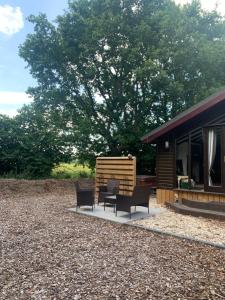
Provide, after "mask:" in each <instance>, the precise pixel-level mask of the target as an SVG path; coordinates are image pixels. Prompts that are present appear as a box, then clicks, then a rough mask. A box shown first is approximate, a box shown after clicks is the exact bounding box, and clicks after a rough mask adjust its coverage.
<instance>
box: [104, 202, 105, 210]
mask: <svg viewBox="0 0 225 300" xmlns="http://www.w3.org/2000/svg"><path fill="white" fill-rule="evenodd" d="M104 210H105V201H104Z"/></svg>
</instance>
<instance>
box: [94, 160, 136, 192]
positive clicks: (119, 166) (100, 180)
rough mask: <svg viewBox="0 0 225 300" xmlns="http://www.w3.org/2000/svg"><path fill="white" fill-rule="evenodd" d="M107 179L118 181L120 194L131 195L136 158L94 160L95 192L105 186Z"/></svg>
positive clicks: (134, 182)
mask: <svg viewBox="0 0 225 300" xmlns="http://www.w3.org/2000/svg"><path fill="white" fill-rule="evenodd" d="M109 179H118V180H120V194H123V195H131V193H132V191H133V188H134V186H135V184H136V158H135V157H133V158H132V159H128V158H127V157H98V158H97V159H96V181H95V187H96V192H97V194H98V192H99V186H100V185H107V182H108V180H109Z"/></svg>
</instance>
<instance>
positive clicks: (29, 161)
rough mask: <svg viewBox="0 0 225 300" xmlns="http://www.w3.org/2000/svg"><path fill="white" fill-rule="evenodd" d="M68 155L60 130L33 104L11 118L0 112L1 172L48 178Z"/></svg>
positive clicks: (68, 148)
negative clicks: (54, 167)
mask: <svg viewBox="0 0 225 300" xmlns="http://www.w3.org/2000/svg"><path fill="white" fill-rule="evenodd" d="M70 154H71V153H70V147H69V146H68V142H67V138H65V137H64V136H63V132H62V131H61V130H60V129H59V128H58V127H56V126H55V125H54V124H53V123H52V122H50V121H49V118H47V117H46V115H45V114H43V113H41V112H40V111H38V109H37V108H35V109H34V106H33V105H28V106H24V107H23V108H22V109H21V110H20V112H19V114H18V115H17V116H15V117H14V118H9V117H6V116H4V115H0V175H5V176H9V175H11V176H19V177H25V178H40V177H48V176H49V175H50V173H51V170H52V168H53V166H54V164H57V163H59V162H60V161H66V159H67V158H69V157H70Z"/></svg>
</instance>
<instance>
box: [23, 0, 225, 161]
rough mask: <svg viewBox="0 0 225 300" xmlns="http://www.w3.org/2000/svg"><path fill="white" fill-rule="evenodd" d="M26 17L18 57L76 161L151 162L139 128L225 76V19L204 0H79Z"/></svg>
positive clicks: (39, 103)
mask: <svg viewBox="0 0 225 300" xmlns="http://www.w3.org/2000/svg"><path fill="white" fill-rule="evenodd" d="M29 21H30V22H32V23H33V25H34V32H33V33H31V34H29V35H28V36H27V38H26V40H25V42H24V44H23V45H21V47H20V56H21V57H22V58H23V59H24V60H25V61H26V62H27V65H28V67H29V70H30V72H31V74H32V76H33V77H34V78H36V79H37V82H38V84H37V86H36V87H30V88H29V90H28V92H29V93H30V94H31V95H32V96H33V97H34V102H35V107H38V109H39V111H42V113H43V114H45V115H46V116H47V117H48V119H49V122H51V123H52V124H54V125H55V126H56V127H57V128H58V129H61V130H63V131H64V132H68V134H69V136H70V137H71V136H72V139H71V142H72V143H73V145H74V147H75V149H76V154H77V157H78V158H79V159H80V160H85V161H87V160H88V161H89V162H91V161H92V162H93V158H94V157H95V156H96V155H99V154H101V155H122V154H128V153H132V154H133V155H137V157H138V158H139V159H141V160H142V161H145V162H146V161H148V160H149V159H151V157H152V153H153V150H151V148H150V147H149V146H148V145H143V144H142V143H141V142H140V138H141V136H143V135H144V134H145V133H146V132H148V131H150V130H152V129H153V128H155V127H157V126H159V125H160V124H162V123H164V122H165V121H167V120H169V119H170V118H172V117H174V116H175V115H176V114H177V113H179V112H181V111H182V110H184V109H186V108H188V107H190V106H191V105H193V104H194V103H196V102H198V101H199V100H201V99H202V98H203V97H205V96H207V95H209V94H210V93H212V92H214V91H215V90H216V89H218V88H220V87H221V86H223V85H224V82H225V22H224V19H223V18H222V17H221V16H220V15H218V14H217V13H216V12H215V11H212V12H204V11H203V10H202V9H201V6H200V3H199V2H198V1H193V2H192V3H191V4H189V5H186V6H183V7H181V6H178V5H176V4H175V3H174V2H173V1H171V0H123V1H122V0H113V1H112V0H74V1H69V6H68V9H67V11H65V13H64V14H63V15H61V16H58V18H57V20H56V22H50V21H48V20H47V17H46V16H45V15H43V14H40V15H39V16H30V17H29ZM50 120H51V121H50ZM146 164H147V163H145V165H146Z"/></svg>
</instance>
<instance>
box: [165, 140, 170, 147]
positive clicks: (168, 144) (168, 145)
mask: <svg viewBox="0 0 225 300" xmlns="http://www.w3.org/2000/svg"><path fill="white" fill-rule="evenodd" d="M169 147H170V143H169V141H165V149H169Z"/></svg>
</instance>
